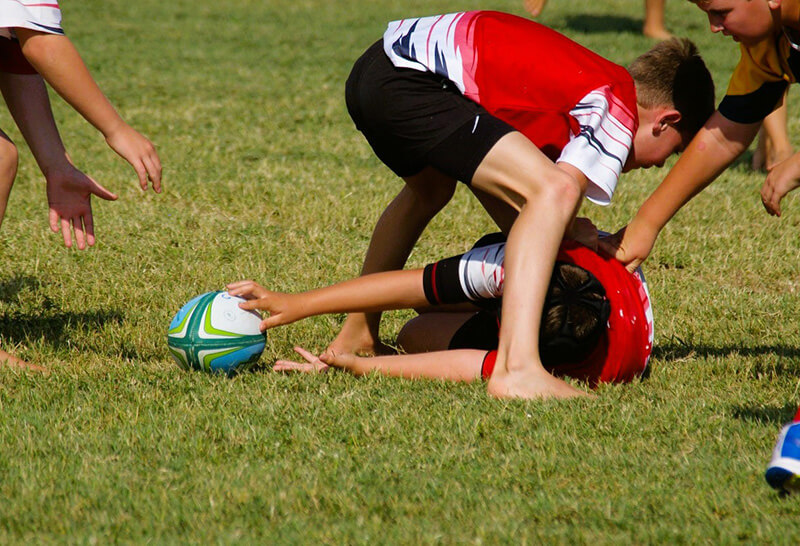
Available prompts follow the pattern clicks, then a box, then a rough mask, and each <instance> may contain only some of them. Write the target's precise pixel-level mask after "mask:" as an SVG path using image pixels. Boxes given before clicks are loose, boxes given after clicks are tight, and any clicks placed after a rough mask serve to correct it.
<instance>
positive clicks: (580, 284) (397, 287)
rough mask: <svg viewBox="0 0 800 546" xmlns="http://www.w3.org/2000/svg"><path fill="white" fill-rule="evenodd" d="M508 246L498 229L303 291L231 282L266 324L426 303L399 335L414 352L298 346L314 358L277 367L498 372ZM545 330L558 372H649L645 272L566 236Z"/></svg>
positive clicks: (455, 376) (585, 377) (465, 374)
mask: <svg viewBox="0 0 800 546" xmlns="http://www.w3.org/2000/svg"><path fill="white" fill-rule="evenodd" d="M495 239H496V238H495ZM505 246H506V245H505V242H492V236H488V237H484V238H483V239H481V241H479V242H478V243H477V244H476V246H475V247H474V248H473V249H472V250H470V251H469V252H467V253H465V254H462V255H458V256H454V257H452V258H448V259H445V260H441V261H439V262H435V263H432V264H429V265H428V266H426V267H425V268H424V269H414V270H403V271H388V272H383V273H374V274H370V275H365V276H362V277H358V278H356V279H351V280H348V281H344V282H341V283H338V284H334V285H332V286H328V287H325V288H320V289H317V290H311V291H308V292H302V293H298V294H286V293H281V292H273V291H270V290H267V289H265V288H263V287H262V286H260V285H259V284H257V283H255V282H253V281H250V280H245V281H239V282H235V283H232V284H230V285H228V287H227V288H228V291H229V292H230V294H231V295H235V296H240V297H244V298H245V299H247V300H249V301H247V302H244V303H242V304H241V305H240V306H241V307H242V308H244V309H251V310H252V309H258V310H262V311H267V312H268V313H269V316H268V317H267V318H265V319H264V321H263V322H262V324H261V326H262V328H263V329H265V330H266V329H270V328H274V327H276V326H281V325H285V324H290V323H292V322H295V321H297V320H300V319H303V318H306V317H310V316H314V315H320V314H325V313H343V312H355V311H357V312H373V311H385V310H390V309H407V308H415V309H418V310H421V311H422V312H421V313H420V315H419V316H418V317H416V318H414V319H412V320H410V321H409V322H408V323H406V325H405V326H404V327H403V329H402V330H401V332H400V334H399V336H398V345H399V346H400V348H401V349H402V350H403V351H405V352H406V353H408V354H400V355H388V356H376V357H359V356H356V355H353V354H348V353H339V354H335V353H332V352H326V353H323V354H321V355H320V356H319V357H316V356H314V355H312V354H311V353H310V352H308V351H306V350H304V349H302V348H299V347H298V348H296V349H295V350H296V351H297V352H298V353H299V354H300V355H301V356H303V357H304V358H305V359H306V360H307V362H306V363H298V362H291V361H284V360H281V361H278V362H277V363H276V365H275V370H277V371H302V372H313V371H324V370H325V369H327V368H328V367H329V366H333V367H337V368H342V369H345V370H347V371H350V372H352V373H354V374H356V375H363V374H367V373H370V372H372V371H377V372H380V373H384V374H386V375H391V376H399V377H407V378H420V377H425V378H440V379H450V380H455V381H472V380H475V379H478V378H481V377H482V378H484V379H488V378H489V377H490V376H491V373H492V370H493V367H494V362H495V358H496V355H497V345H498V336H499V323H500V318H501V316H500V310H501V306H502V295H503V284H504V258H505ZM465 304H466V305H465ZM454 306H455V307H454ZM421 308H424V309H421ZM538 333H539V335H540V344H539V349H540V352H541V354H542V358H543V362H544V365H545V368H546V369H547V370H548V371H549V372H550V373H552V374H554V375H557V376H562V377H564V376H566V377H571V378H573V379H578V380H581V381H587V382H589V384H590V385H592V386H594V385H596V384H597V383H599V382H625V381H630V380H632V379H634V378H635V377H638V376H640V375H642V373H644V371H645V369H646V367H647V362H648V359H649V357H650V352H651V350H652V346H653V315H652V310H651V308H650V298H649V294H648V291H647V285H646V284H645V282H644V277H643V276H642V274H641V271H637V272H635V273H633V274H631V273H628V272H627V271H626V270H625V268H624V267H623V266H622V264H620V263H619V262H618V261H616V260H614V259H613V258H607V257H603V256H601V255H599V254H598V253H596V252H594V251H593V250H591V249H589V248H587V247H585V246H583V245H580V244H578V243H575V242H571V241H565V242H564V243H563V244H562V245H561V248H560V250H559V252H558V257H557V259H556V264H555V267H554V269H553V275H552V278H551V280H550V283H549V286H548V290H547V296H546V300H545V306H544V313H543V316H542V327H541V331H540V332H538Z"/></svg>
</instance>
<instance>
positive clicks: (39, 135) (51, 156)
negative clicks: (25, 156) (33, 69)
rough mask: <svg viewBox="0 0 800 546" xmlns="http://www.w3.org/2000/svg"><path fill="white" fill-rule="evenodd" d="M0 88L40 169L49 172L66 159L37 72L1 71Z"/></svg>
mask: <svg viewBox="0 0 800 546" xmlns="http://www.w3.org/2000/svg"><path fill="white" fill-rule="evenodd" d="M0 91H2V93H3V98H4V99H5V101H6V104H7V105H8V109H9V111H10V112H11V115H12V117H13V118H14V121H15V122H16V124H17V126H18V127H19V130H20V132H21V133H22V136H23V138H24V139H25V141H26V142H27V143H28V146H29V147H30V149H31V152H32V153H33V156H34V158H36V162H37V163H38V165H39V168H40V169H41V170H42V172H43V173H44V174H45V176H47V174H48V172H50V171H51V170H53V169H55V168H58V167H59V166H60V165H63V164H64V163H66V162H67V154H66V150H65V149H64V144H63V143H62V141H61V136H60V135H59V134H58V128H57V127H56V122H55V120H54V119H53V112H52V110H51V109H50V99H49V97H48V95H47V88H46V87H45V85H44V81H43V80H42V77H41V76H40V75H39V74H8V73H3V72H0Z"/></svg>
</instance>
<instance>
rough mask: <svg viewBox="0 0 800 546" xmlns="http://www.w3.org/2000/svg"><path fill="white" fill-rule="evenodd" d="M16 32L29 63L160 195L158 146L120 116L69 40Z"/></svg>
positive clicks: (24, 31) (144, 185) (141, 181)
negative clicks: (156, 147)
mask: <svg viewBox="0 0 800 546" xmlns="http://www.w3.org/2000/svg"><path fill="white" fill-rule="evenodd" d="M15 31H16V34H17V37H18V38H19V41H20V44H21V45H22V53H23V54H24V55H25V58H26V59H27V60H28V62H29V63H30V64H31V65H32V66H33V67H34V68H35V69H36V71H37V72H39V74H41V75H42V77H44V79H45V80H47V82H48V83H49V84H50V85H51V86H53V89H55V90H56V92H57V93H58V94H59V95H61V96H62V97H63V98H64V100H66V101H67V102H68V103H69V104H70V105H71V106H72V107H73V108H74V109H75V110H77V111H78V112H79V113H80V114H81V115H82V116H83V117H84V118H86V120H87V121H88V122H89V123H91V124H92V125H94V126H95V128H97V130H98V131H100V132H101V133H103V136H104V137H105V139H106V142H107V143H108V145H109V146H110V147H111V148H112V149H113V150H114V151H115V152H117V153H118V154H119V155H121V156H122V157H123V158H124V159H125V160H126V161H127V162H128V163H130V164H131V166H132V167H133V168H134V170H135V171H136V174H137V176H138V177H139V185H140V186H141V187H142V189H143V190H146V189H147V180H148V179H149V180H150V181H151V183H152V185H153V189H154V190H155V191H156V192H157V193H158V192H160V191H161V160H160V159H159V157H158V153H157V152H156V149H155V147H154V146H153V144H152V143H151V142H150V141H149V140H147V139H146V138H145V137H144V136H142V135H141V134H139V133H138V132H136V131H135V130H134V129H133V128H131V127H130V126H129V125H128V124H127V123H125V121H123V119H122V118H121V117H120V116H119V114H118V113H117V111H116V110H115V109H114V107H113V106H112V105H111V103H110V102H109V101H108V99H107V98H106V96H105V95H104V94H103V92H102V91H101V90H100V88H99V87H98V86H97V83H95V81H94V79H92V76H91V74H90V73H89V69H88V68H87V67H86V65H85V64H84V62H83V59H81V56H80V54H79V53H78V51H77V50H76V49H75V46H73V45H72V42H71V41H70V40H69V38H67V37H66V36H61V35H56V34H46V33H43V32H37V31H34V30H29V29H25V28H15Z"/></svg>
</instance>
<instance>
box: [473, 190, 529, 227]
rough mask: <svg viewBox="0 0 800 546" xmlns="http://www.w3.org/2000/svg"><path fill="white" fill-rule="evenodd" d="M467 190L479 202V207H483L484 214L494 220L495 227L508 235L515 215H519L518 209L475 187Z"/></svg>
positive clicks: (515, 217)
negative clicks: (486, 213)
mask: <svg viewBox="0 0 800 546" xmlns="http://www.w3.org/2000/svg"><path fill="white" fill-rule="evenodd" d="M469 189H470V190H471V191H472V194H473V195H474V196H475V197H476V198H477V199H478V201H480V203H481V205H483V208H484V209H485V210H486V212H488V213H489V216H490V217H491V218H492V220H494V223H495V224H497V227H499V228H500V231H502V232H503V233H504V234H506V235H508V232H509V231H511V226H512V225H513V224H514V220H516V219H517V215H518V214H519V212H518V209H517V208H515V207H512V206H511V205H508V204H507V203H505V202H503V201H502V200H500V199H498V198H497V197H494V196H492V195H489V194H488V193H486V192H485V191H482V190H479V189H478V188H476V187H475V186H470V187H469Z"/></svg>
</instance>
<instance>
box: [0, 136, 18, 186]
mask: <svg viewBox="0 0 800 546" xmlns="http://www.w3.org/2000/svg"><path fill="white" fill-rule="evenodd" d="M18 162H19V152H17V147H16V146H14V143H13V142H11V141H10V140H6V139H4V138H0V184H1V183H3V181H7V182H6V183H7V184H9V185H10V184H11V182H13V181H14V177H15V176H16V174H17V164H18Z"/></svg>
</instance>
